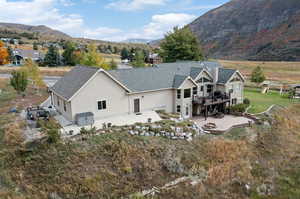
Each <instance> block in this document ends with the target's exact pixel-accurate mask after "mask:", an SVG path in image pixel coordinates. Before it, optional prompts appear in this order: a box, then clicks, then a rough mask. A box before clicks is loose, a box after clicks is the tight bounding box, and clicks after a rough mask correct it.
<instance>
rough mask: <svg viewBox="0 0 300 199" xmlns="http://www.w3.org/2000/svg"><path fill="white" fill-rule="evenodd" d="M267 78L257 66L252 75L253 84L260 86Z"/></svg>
mask: <svg viewBox="0 0 300 199" xmlns="http://www.w3.org/2000/svg"><path fill="white" fill-rule="evenodd" d="M265 79H266V77H265V75H264V73H263V71H262V69H261V67H260V66H257V67H256V68H255V69H254V70H253V71H252V73H251V82H254V83H257V84H260V83H262V82H263V81H265Z"/></svg>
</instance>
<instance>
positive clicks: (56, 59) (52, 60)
mask: <svg viewBox="0 0 300 199" xmlns="http://www.w3.org/2000/svg"><path fill="white" fill-rule="evenodd" d="M44 62H45V65H47V66H50V67H53V66H58V65H60V55H59V52H58V49H57V48H56V47H55V46H53V45H51V46H50V47H49V49H48V52H47V54H46V56H45V59H44Z"/></svg>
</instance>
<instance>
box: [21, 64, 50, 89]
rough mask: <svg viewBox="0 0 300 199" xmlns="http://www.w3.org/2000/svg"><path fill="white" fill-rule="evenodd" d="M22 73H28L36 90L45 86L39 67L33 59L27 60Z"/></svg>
mask: <svg viewBox="0 0 300 199" xmlns="http://www.w3.org/2000/svg"><path fill="white" fill-rule="evenodd" d="M22 71H24V72H25V73H26V75H27V77H28V78H29V79H30V80H31V81H32V84H33V86H34V87H35V88H37V89H39V88H40V87H42V86H44V85H45V83H44V81H43V77H42V75H41V74H40V69H39V66H38V65H37V64H36V63H35V62H34V61H32V60H31V59H26V61H25V64H24V66H23V67H22Z"/></svg>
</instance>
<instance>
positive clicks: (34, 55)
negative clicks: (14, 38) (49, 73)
mask: <svg viewBox="0 0 300 199" xmlns="http://www.w3.org/2000/svg"><path fill="white" fill-rule="evenodd" d="M13 54H14V55H15V56H16V55H19V56H21V57H23V58H31V59H33V60H38V59H42V58H43V57H44V55H43V54H42V53H40V52H39V51H37V50H26V49H19V48H18V49H14V50H13Z"/></svg>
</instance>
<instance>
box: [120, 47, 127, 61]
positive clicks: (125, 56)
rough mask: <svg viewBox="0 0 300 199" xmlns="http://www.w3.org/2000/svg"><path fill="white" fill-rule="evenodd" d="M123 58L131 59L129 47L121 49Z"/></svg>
mask: <svg viewBox="0 0 300 199" xmlns="http://www.w3.org/2000/svg"><path fill="white" fill-rule="evenodd" d="M121 59H122V60H125V59H129V52H128V50H127V48H123V49H122V51H121Z"/></svg>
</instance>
